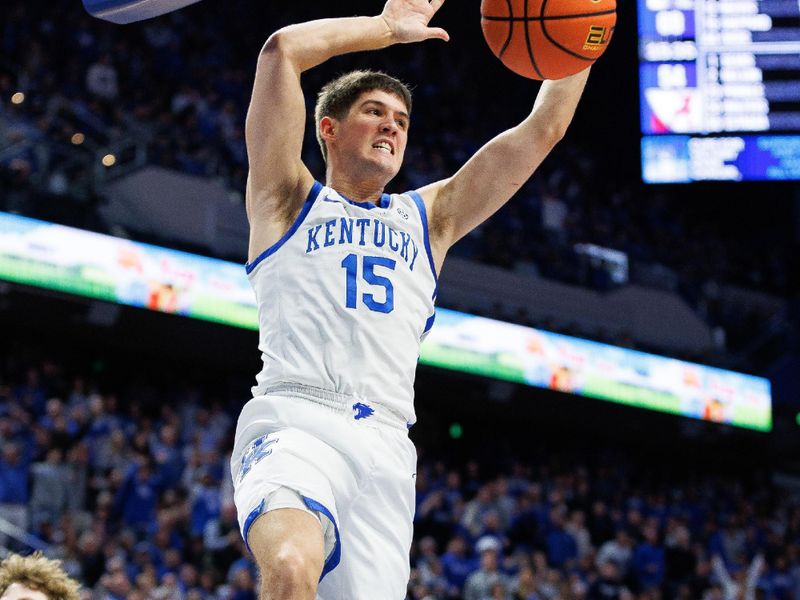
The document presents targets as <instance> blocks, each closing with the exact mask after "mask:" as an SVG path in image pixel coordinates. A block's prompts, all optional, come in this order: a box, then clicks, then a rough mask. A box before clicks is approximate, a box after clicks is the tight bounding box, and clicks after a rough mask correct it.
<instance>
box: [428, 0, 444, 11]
mask: <svg viewBox="0 0 800 600" xmlns="http://www.w3.org/2000/svg"><path fill="white" fill-rule="evenodd" d="M442 4H444V0H431V1H430V5H431V8H432V9H433V12H436V11H437V10H439V9H440V8H442Z"/></svg>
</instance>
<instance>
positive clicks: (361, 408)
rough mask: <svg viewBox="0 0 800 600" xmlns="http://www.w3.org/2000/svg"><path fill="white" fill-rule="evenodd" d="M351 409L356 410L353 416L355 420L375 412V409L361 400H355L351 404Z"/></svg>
mask: <svg viewBox="0 0 800 600" xmlns="http://www.w3.org/2000/svg"><path fill="white" fill-rule="evenodd" d="M353 410H354V411H356V414H355V415H354V416H353V418H354V419H355V420H356V421H358V420H359V419H366V418H367V417H371V416H372V415H374V414H375V409H374V408H372V407H371V406H370V405H369V404H364V403H363V402H356V403H355V404H353Z"/></svg>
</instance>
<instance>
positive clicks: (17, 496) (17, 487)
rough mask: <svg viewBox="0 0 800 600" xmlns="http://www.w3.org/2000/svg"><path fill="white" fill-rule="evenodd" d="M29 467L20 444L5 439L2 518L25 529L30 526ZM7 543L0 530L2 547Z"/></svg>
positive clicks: (0, 469)
mask: <svg viewBox="0 0 800 600" xmlns="http://www.w3.org/2000/svg"><path fill="white" fill-rule="evenodd" d="M29 469H30V467H29V465H27V464H25V463H24V462H23V460H22V455H21V453H20V448H19V446H18V445H17V444H15V443H13V442H10V441H7V442H6V441H4V442H3V450H2V455H0V518H3V519H5V520H6V521H8V522H9V523H11V524H12V525H13V526H15V527H19V528H20V529H23V530H25V529H27V527H28V479H29ZM5 544H6V536H5V534H4V533H2V532H0V547H2V546H5Z"/></svg>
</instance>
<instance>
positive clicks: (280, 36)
mask: <svg viewBox="0 0 800 600" xmlns="http://www.w3.org/2000/svg"><path fill="white" fill-rule="evenodd" d="M288 37H289V36H287V35H286V32H285V31H284V30H283V29H279V30H278V31H276V32H275V33H273V34H272V35H271V36H269V37H268V38H267V41H266V42H265V43H264V46H263V47H262V48H261V56H260V58H261V59H264V58H275V57H277V56H285V55H287V54H288V49H289V47H290V46H291V44H290V40H289V39H288Z"/></svg>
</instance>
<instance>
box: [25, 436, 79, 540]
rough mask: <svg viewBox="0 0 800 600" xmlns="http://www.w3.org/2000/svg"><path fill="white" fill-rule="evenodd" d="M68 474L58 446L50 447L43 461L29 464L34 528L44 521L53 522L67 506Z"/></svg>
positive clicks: (68, 492)
mask: <svg viewBox="0 0 800 600" xmlns="http://www.w3.org/2000/svg"><path fill="white" fill-rule="evenodd" d="M69 475H70V474H69V470H68V468H67V466H66V465H65V464H64V454H63V450H62V449H61V448H59V447H51V448H50V450H48V452H47V456H46V458H45V460H44V461H42V462H38V463H34V464H33V465H32V466H31V488H32V489H31V502H30V510H31V523H32V525H33V527H34V529H37V528H38V527H39V526H41V525H42V523H45V522H49V523H54V522H55V521H57V520H58V518H59V517H60V516H61V513H62V512H63V511H64V510H65V509H66V508H67V498H68V497H69V494H70V481H69V479H70V478H69Z"/></svg>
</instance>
